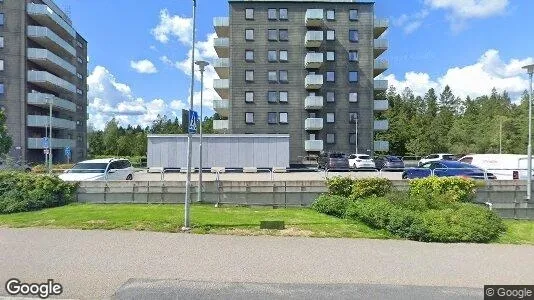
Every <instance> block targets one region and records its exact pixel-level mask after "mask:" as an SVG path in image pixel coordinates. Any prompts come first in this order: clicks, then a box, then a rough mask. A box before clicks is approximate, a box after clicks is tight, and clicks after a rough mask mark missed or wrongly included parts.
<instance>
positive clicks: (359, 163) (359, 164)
mask: <svg viewBox="0 0 534 300" xmlns="http://www.w3.org/2000/svg"><path fill="white" fill-rule="evenodd" d="M349 166H350V167H351V168H353V169H376V165H375V162H374V161H373V159H372V158H371V157H370V156H369V155H367V154H351V155H350V156H349Z"/></svg>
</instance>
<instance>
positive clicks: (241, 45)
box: [214, 0, 389, 164]
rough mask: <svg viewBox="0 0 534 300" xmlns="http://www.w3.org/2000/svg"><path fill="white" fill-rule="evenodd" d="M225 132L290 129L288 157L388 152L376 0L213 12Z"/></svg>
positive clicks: (259, 4)
mask: <svg viewBox="0 0 534 300" xmlns="http://www.w3.org/2000/svg"><path fill="white" fill-rule="evenodd" d="M214 26H215V30H216V32H217V36H218V38H216V39H215V43H214V44H215V45H214V47H215V50H216V52H217V55H218V57H219V58H218V59H217V60H216V61H215V62H214V67H215V70H216V71H217V74H218V75H219V78H220V79H216V80H215V82H214V88H215V90H216V91H217V93H218V94H219V96H220V97H221V99H222V100H216V101H214V109H215V111H216V112H217V114H218V115H219V116H220V118H221V120H217V121H215V122H214V127H215V129H216V130H217V131H218V132H221V133H232V134H274V133H278V134H289V135H290V136H291V145H290V157H291V163H292V164H298V163H300V162H301V161H302V160H303V159H304V158H305V157H309V156H314V155H317V154H319V153H321V152H323V151H324V152H331V151H340V152H344V153H354V152H355V151H356V148H357V149H358V150H357V151H358V153H369V154H373V153H374V152H375V151H388V148H389V144H388V142H387V141H375V140H374V136H375V132H377V131H385V130H388V128H389V123H388V121H387V120H379V119H377V117H376V114H375V113H376V112H379V111H385V110H387V109H388V107H389V104H388V102H387V100H384V98H385V97H384V94H385V93H384V92H385V90H386V89H387V87H388V84H387V81H384V80H375V78H376V77H377V76H378V75H380V74H381V73H383V72H384V71H385V70H386V69H387V68H388V62H387V61H386V60H383V59H379V57H380V56H381V55H382V53H384V52H385V51H386V50H387V49H388V42H387V40H385V39H383V38H380V37H381V36H382V34H383V33H384V32H385V31H386V29H387V28H388V21H387V20H379V19H376V18H375V15H374V3H372V2H356V1H349V0H334V1H326V0H316V1H314V0H308V1H298V0H293V1H264V0H230V1H229V17H218V18H215V19H214Z"/></svg>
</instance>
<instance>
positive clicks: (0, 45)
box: [0, 36, 4, 48]
mask: <svg viewBox="0 0 534 300" xmlns="http://www.w3.org/2000/svg"><path fill="white" fill-rule="evenodd" d="M0 48H4V37H3V36H0Z"/></svg>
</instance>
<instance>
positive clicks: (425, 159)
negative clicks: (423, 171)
mask: <svg viewBox="0 0 534 300" xmlns="http://www.w3.org/2000/svg"><path fill="white" fill-rule="evenodd" d="M438 160H456V156H454V154H450V153H436V154H430V155H428V156H425V157H423V158H421V160H420V161H419V166H422V165H424V164H426V163H428V162H433V161H438Z"/></svg>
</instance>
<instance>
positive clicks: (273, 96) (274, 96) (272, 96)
mask: <svg viewBox="0 0 534 300" xmlns="http://www.w3.org/2000/svg"><path fill="white" fill-rule="evenodd" d="M267 102H269V103H275V102H278V92H274V91H269V92H268V93H267Z"/></svg>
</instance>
